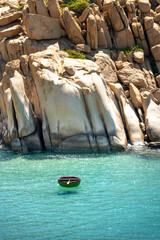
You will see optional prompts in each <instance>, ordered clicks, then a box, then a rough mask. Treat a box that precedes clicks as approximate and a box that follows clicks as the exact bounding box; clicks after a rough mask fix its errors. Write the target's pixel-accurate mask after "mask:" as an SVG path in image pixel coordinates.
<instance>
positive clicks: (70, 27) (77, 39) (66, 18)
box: [61, 8, 85, 44]
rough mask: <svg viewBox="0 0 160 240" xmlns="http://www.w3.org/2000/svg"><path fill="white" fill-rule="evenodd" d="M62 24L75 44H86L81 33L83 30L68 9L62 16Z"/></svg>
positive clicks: (65, 9) (64, 10)
mask: <svg viewBox="0 0 160 240" xmlns="http://www.w3.org/2000/svg"><path fill="white" fill-rule="evenodd" d="M61 23H62V26H63V27H64V29H65V31H66V33H67V35H68V38H69V39H70V40H71V41H72V42H73V43H75V44H81V43H82V44H84V43H85V41H84V38H83V36H82V33H81V28H80V27H79V25H78V23H77V22H76V21H75V20H74V18H73V17H72V15H71V13H70V11H69V10H68V8H64V9H63V11H62V14H61Z"/></svg>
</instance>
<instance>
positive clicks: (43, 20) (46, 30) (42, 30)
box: [25, 14, 61, 40]
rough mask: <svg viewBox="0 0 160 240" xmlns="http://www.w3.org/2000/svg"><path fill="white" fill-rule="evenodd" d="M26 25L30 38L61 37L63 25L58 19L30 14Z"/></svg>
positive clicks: (26, 19)
mask: <svg viewBox="0 0 160 240" xmlns="http://www.w3.org/2000/svg"><path fill="white" fill-rule="evenodd" d="M25 26H26V31H27V35H28V37H29V38H30V39H35V40H41V39H57V38H60V37H61V26H60V21H59V20H58V19H53V18H50V17H45V16H41V15H35V14H28V15H27V16H26V18H25Z"/></svg>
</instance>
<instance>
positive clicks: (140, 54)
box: [133, 51, 144, 63]
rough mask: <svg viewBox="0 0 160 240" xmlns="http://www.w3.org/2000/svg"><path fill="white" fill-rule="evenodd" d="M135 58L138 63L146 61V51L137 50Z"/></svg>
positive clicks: (134, 54)
mask: <svg viewBox="0 0 160 240" xmlns="http://www.w3.org/2000/svg"><path fill="white" fill-rule="evenodd" d="M133 59H134V61H135V62H137V63H143V62H144V53H143V52H140V51H135V52H134V53H133Z"/></svg>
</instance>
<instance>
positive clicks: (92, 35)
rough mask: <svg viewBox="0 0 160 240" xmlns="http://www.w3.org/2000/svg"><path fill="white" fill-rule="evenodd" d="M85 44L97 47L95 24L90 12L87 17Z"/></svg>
mask: <svg viewBox="0 0 160 240" xmlns="http://www.w3.org/2000/svg"><path fill="white" fill-rule="evenodd" d="M87 44H88V45H90V46H91V48H92V49H97V48H98V32H97V24H96V19H95V17H94V15H92V14H90V15H89V17H88V19H87Z"/></svg>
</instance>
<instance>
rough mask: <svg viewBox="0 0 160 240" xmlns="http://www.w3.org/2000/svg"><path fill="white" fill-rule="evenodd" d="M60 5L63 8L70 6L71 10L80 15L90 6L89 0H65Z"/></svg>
mask: <svg viewBox="0 0 160 240" xmlns="http://www.w3.org/2000/svg"><path fill="white" fill-rule="evenodd" d="M60 6H61V8H64V7H68V8H69V10H72V11H73V12H75V13H76V15H77V16H80V15H81V14H82V12H83V11H84V9H85V8H87V7H89V0H64V1H63V3H61V4H60Z"/></svg>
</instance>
